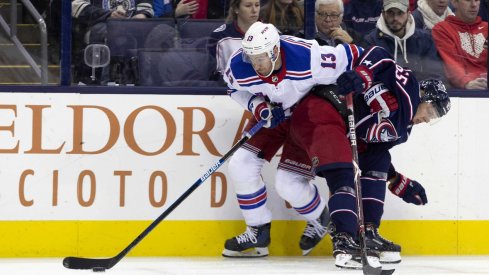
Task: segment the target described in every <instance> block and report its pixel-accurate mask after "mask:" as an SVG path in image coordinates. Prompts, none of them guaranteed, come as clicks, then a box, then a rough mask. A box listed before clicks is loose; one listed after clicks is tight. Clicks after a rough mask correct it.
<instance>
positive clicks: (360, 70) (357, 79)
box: [336, 66, 373, 95]
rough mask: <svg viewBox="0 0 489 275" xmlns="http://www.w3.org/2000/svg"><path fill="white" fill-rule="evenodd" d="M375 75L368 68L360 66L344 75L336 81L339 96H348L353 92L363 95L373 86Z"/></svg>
mask: <svg viewBox="0 0 489 275" xmlns="http://www.w3.org/2000/svg"><path fill="white" fill-rule="evenodd" d="M372 81H373V73H372V70H370V69H369V68H368V67H366V66H358V67H356V68H355V69H353V70H351V71H346V72H344V73H342V74H341V75H340V76H339V77H338V79H337V80H336V84H337V85H338V94H340V95H347V94H349V93H351V92H356V93H361V92H363V91H364V90H366V89H368V88H370V86H372Z"/></svg>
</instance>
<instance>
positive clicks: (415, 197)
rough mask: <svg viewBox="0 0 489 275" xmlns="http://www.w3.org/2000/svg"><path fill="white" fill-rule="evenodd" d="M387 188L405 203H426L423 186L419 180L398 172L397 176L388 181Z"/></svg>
mask: <svg viewBox="0 0 489 275" xmlns="http://www.w3.org/2000/svg"><path fill="white" fill-rule="evenodd" d="M389 190H391V192H392V193H393V194H394V195H396V196H398V197H400V198H402V199H403V200H404V201H405V202H407V203H414V204H416V205H425V204H427V203H428V198H427V197H426V192H425V190H424V188H423V186H422V185H421V184H420V183H419V182H417V181H415V180H411V179H409V178H407V177H405V176H404V175H402V174H400V173H397V176H396V177H395V178H394V179H393V180H391V181H390V183H389Z"/></svg>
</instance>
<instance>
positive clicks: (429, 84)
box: [419, 79, 451, 117]
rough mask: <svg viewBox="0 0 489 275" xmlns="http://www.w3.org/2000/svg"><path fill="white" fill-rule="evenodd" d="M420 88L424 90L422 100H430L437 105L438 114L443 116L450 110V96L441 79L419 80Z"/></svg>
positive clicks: (429, 101)
mask: <svg viewBox="0 0 489 275" xmlns="http://www.w3.org/2000/svg"><path fill="white" fill-rule="evenodd" d="M419 88H420V89H421V90H423V91H424V93H422V95H421V102H428V103H431V104H432V105H433V107H435V109H436V111H437V112H438V116H439V117H442V116H444V115H446V114H447V113H448V111H450V107H451V104H450V98H449V97H448V93H447V90H446V88H445V85H444V84H443V82H442V81H441V80H437V79H427V80H422V81H420V82H419Z"/></svg>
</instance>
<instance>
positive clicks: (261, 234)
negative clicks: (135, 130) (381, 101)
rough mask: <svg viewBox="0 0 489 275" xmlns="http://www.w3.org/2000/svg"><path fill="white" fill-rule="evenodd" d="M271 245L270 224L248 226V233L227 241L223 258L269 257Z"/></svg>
mask: <svg viewBox="0 0 489 275" xmlns="http://www.w3.org/2000/svg"><path fill="white" fill-rule="evenodd" d="M269 245H270V223H267V224H264V225H260V226H248V227H247V228H246V231H245V232H244V233H242V234H240V235H238V236H236V237H234V238H231V239H228V240H226V243H225V244H224V250H223V251H222V256H224V257H231V258H243V257H245V258H253V257H265V256H268V246H269Z"/></svg>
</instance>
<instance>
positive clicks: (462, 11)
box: [453, 0, 481, 23]
mask: <svg viewBox="0 0 489 275" xmlns="http://www.w3.org/2000/svg"><path fill="white" fill-rule="evenodd" d="M480 3H481V2H480V0H456V1H453V6H454V7H455V15H456V16H457V17H458V18H460V19H462V20H463V21H464V22H466V23H472V22H474V21H475V19H476V17H477V14H478V13H479V8H480Z"/></svg>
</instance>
